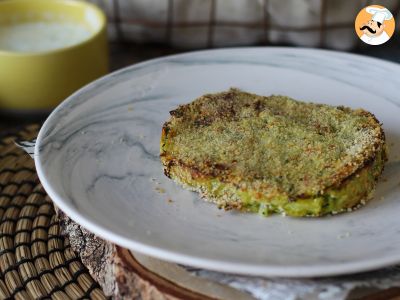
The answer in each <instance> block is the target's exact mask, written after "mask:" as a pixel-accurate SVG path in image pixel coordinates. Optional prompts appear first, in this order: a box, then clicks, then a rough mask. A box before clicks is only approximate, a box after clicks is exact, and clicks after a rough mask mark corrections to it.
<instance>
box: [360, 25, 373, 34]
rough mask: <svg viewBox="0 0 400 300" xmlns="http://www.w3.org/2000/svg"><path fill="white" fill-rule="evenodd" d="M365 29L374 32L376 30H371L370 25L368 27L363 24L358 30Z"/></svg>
mask: <svg viewBox="0 0 400 300" xmlns="http://www.w3.org/2000/svg"><path fill="white" fill-rule="evenodd" d="M364 29H367V30H368V31H369V32H371V33H376V30H373V29H372V28H371V27H369V26H368V25H364V26H363V27H361V28H360V30H364Z"/></svg>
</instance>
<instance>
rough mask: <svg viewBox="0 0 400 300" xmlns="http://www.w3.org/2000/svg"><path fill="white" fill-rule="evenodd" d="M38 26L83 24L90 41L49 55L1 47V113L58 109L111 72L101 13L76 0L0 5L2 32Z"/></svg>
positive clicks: (29, 0)
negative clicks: (32, 24) (31, 24)
mask: <svg viewBox="0 0 400 300" xmlns="http://www.w3.org/2000/svg"><path fill="white" fill-rule="evenodd" d="M50 19H51V20H50ZM37 21H40V22H42V21H43V22H47V21H51V22H57V21H64V22H65V21H68V22H78V23H79V24H82V25H84V26H85V27H86V28H87V29H89V31H90V33H91V35H90V37H89V38H87V39H86V40H84V41H82V42H80V43H78V44H74V45H72V46H69V47H65V48H60V49H56V50H50V51H45V52H32V53H30V52H10V51H4V50H1V45H0V109H6V110H16V111H32V110H37V111H41V110H47V109H50V108H53V107H55V106H56V105H57V104H58V103H60V102H61V101H62V100H63V99H65V98H66V97H68V96H69V95H70V94H71V93H73V92H74V91H75V90H77V89H78V88H80V87H82V86H83V85H85V84H86V83H88V82H90V81H92V80H94V79H96V78H98V77H100V76H102V75H104V74H106V73H107V72H108V51H107V36H106V17H105V15H104V13H103V12H102V11H101V10H100V9H99V8H97V7H96V6H94V5H92V4H90V3H86V2H81V1H74V0H34V1H32V0H5V1H0V26H2V25H3V26H4V25H7V24H10V23H13V24H15V22H21V23H22V22H37Z"/></svg>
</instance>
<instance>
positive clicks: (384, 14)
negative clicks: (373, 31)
mask: <svg viewBox="0 0 400 300" xmlns="http://www.w3.org/2000/svg"><path fill="white" fill-rule="evenodd" d="M366 11H367V13H369V14H371V15H373V16H372V20H373V21H375V22H379V23H381V24H383V22H384V21H385V20H390V19H391V18H393V16H392V13H391V12H390V11H389V10H388V9H387V8H378V7H373V6H368V7H367V8H366Z"/></svg>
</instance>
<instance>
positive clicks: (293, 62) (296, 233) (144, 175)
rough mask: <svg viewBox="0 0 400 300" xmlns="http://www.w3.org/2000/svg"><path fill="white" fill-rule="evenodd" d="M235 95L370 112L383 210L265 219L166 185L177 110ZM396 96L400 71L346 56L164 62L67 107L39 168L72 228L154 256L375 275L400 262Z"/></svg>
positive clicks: (106, 81) (251, 54)
mask: <svg viewBox="0 0 400 300" xmlns="http://www.w3.org/2000/svg"><path fill="white" fill-rule="evenodd" d="M229 87H238V88H240V89H243V90H246V91H250V92H255V93H259V94H262V95H269V94H271V93H273V94H283V95H288V96H291V97H294V98H296V99H300V100H305V101H313V102H320V103H328V104H332V105H346V106H350V107H363V108H365V109H367V110H369V111H371V112H373V113H374V114H375V115H376V116H377V117H378V119H379V120H380V121H381V122H383V125H384V128H385V131H386V134H387V140H388V143H389V145H390V161H389V163H388V165H387V167H386V170H385V173H384V179H385V180H381V181H380V182H379V184H378V189H377V192H376V196H375V199H374V201H372V202H371V203H370V204H368V205H367V206H366V207H364V208H362V209H360V210H358V211H355V212H352V213H346V214H342V215H338V216H334V217H325V218H319V219H293V218H288V217H286V218H285V217H281V216H273V217H269V218H264V217H261V216H258V215H256V214H242V213H236V212H233V211H230V212H225V211H219V210H218V209H217V208H216V207H215V206H214V205H213V204H209V203H206V202H204V201H202V200H200V199H199V197H198V195H197V194H195V193H192V192H189V191H186V190H184V189H182V188H180V187H179V186H177V185H176V184H174V183H173V182H172V181H171V180H169V179H168V178H166V177H165V176H164V174H163V172H162V168H161V164H160V162H159V158H158V154H159V138H160V132H161V126H162V124H163V123H164V122H165V120H167V119H168V117H169V114H168V112H169V111H170V110H172V109H174V108H175V107H176V106H177V105H179V104H182V103H187V102H189V101H191V100H192V99H194V98H196V97H197V96H200V95H202V94H204V93H209V92H218V91H222V90H225V89H228V88H229ZM399 89H400V67H399V65H396V64H393V63H388V62H384V61H381V60H376V59H371V58H366V57H362V56H356V55H349V54H344V53H338V52H330V51H321V50H311V49H294V48H242V49H225V50H212V51H202V52H194V53H188V54H184V55H176V56H170V57H165V58H161V59H156V60H152V61H148V62H145V63H141V64H138V65H134V66H131V67H129V68H126V69H123V70H121V71H118V72H116V73H113V74H111V75H109V76H106V77H104V78H102V79H99V80H97V81H95V82H93V83H91V84H90V85H88V86H86V87H85V88H83V89H81V90H80V91H78V92H76V93H75V94H74V95H72V96H71V97H69V98H68V99H67V100H66V101H65V102H63V103H62V104H61V105H60V106H59V107H58V108H57V109H56V110H55V111H54V112H53V113H52V114H51V116H50V117H49V118H48V120H47V121H46V123H45V124H44V126H43V128H42V129H41V131H40V134H39V137H38V140H37V144H36V149H35V162H36V167H37V170H38V173H39V177H40V179H41V181H42V183H43V185H44V187H45V189H46V191H47V192H48V193H49V195H50V196H51V198H52V199H53V200H54V201H55V203H56V204H57V205H58V206H59V207H60V208H61V209H62V210H64V211H65V212H66V213H67V214H68V215H69V216H70V217H71V218H72V219H74V220H75V221H76V222H78V223H80V224H81V225H83V226H85V227H86V228H87V229H89V230H91V231H93V232H94V233H96V234H98V235H99V236H101V237H103V238H105V239H108V240H111V241H113V242H115V243H117V244H119V245H122V246H124V247H127V248H131V249H133V250H135V251H138V252H141V253H144V254H147V255H151V256H155V257H158V258H161V259H165V260H170V261H174V262H178V263H181V264H187V265H191V266H196V267H201V268H206V269H213V270H217V271H224V272H233V273H241V274H251V275H269V276H292V277H294V276H297V277H300V276H304V277H305V276H327V275H334V274H344V273H351V272H358V271H364V270H369V269H374V268H378V267H383V266H386V265H390V264H394V263H399V262H400V217H399V212H400V197H399V195H400V194H399V190H400V165H399V163H398V161H399V159H400V157H399V156H398V155H399V153H400V99H399V95H400V93H399ZM243 146H244V147H245V145H243ZM396 155H397V156H396Z"/></svg>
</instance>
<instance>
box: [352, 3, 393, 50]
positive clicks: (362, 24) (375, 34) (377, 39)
mask: <svg viewBox="0 0 400 300" xmlns="http://www.w3.org/2000/svg"><path fill="white" fill-rule="evenodd" d="M394 27H395V21H394V18H393V15H392V13H391V12H390V11H389V10H388V9H387V8H385V7H383V6H381V5H370V6H367V7H365V8H363V9H362V10H361V11H360V12H359V13H358V15H357V18H356V21H355V29H356V33H357V35H358V37H359V38H360V40H362V41H363V42H364V43H366V44H369V45H381V44H383V43H386V42H387V41H388V40H389V39H390V38H391V37H392V35H393V32H394Z"/></svg>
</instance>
